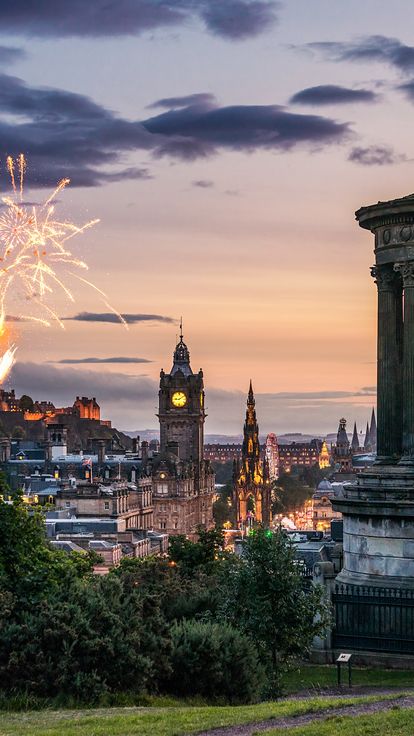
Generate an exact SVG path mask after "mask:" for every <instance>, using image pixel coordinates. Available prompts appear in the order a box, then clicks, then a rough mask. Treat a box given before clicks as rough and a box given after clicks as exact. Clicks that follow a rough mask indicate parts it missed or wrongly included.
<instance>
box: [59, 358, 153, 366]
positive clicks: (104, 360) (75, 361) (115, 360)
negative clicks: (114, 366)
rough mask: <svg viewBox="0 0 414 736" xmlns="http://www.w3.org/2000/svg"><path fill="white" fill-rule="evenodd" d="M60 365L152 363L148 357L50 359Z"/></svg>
mask: <svg viewBox="0 0 414 736" xmlns="http://www.w3.org/2000/svg"><path fill="white" fill-rule="evenodd" d="M51 362H53V363H59V364H62V365H76V364H81V363H125V364H129V363H152V362H153V361H152V360H148V358H127V357H120V358H63V359H62V360H54V361H51Z"/></svg>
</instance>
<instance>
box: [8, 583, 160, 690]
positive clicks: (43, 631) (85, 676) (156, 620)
mask: <svg viewBox="0 0 414 736" xmlns="http://www.w3.org/2000/svg"><path fill="white" fill-rule="evenodd" d="M6 606H7V607H9V609H10V608H11V605H10V602H9V601H8V600H5V601H4V602H3V608H6ZM169 649H170V641H169V630H168V627H167V625H166V623H165V621H164V619H163V617H162V615H161V612H160V610H159V606H158V603H157V601H156V600H154V599H153V598H152V597H151V596H145V594H143V593H142V592H141V591H139V590H137V589H133V590H125V587H124V585H123V584H122V581H121V580H119V579H116V578H115V577H112V576H107V577H103V578H95V579H93V580H91V581H88V582H87V583H86V584H85V583H84V582H78V583H74V584H72V585H71V586H70V588H69V589H68V590H67V591H59V592H56V593H55V594H54V595H53V597H50V598H48V599H45V600H43V601H41V602H40V603H38V604H37V605H36V606H35V607H33V609H32V610H25V611H19V610H18V609H17V607H16V606H15V609H14V610H13V611H11V615H10V616H9V617H7V618H6V617H3V619H2V620H0V682H1V683H2V687H3V690H4V691H7V692H12V693H19V692H20V693H22V692H25V693H27V694H29V695H35V696H39V697H53V696H55V695H56V694H57V693H65V694H66V695H68V696H73V697H74V698H77V699H79V700H87V701H89V702H97V701H99V699H100V698H101V697H102V696H103V695H104V694H105V693H111V692H119V691H130V692H135V693H142V692H145V691H149V692H156V691H157V687H158V682H159V680H160V678H165V677H166V675H167V676H168V673H169V660H168V654H169Z"/></svg>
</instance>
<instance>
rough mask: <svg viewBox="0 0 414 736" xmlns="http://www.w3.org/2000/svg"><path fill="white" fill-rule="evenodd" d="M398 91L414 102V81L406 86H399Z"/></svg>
mask: <svg viewBox="0 0 414 736" xmlns="http://www.w3.org/2000/svg"><path fill="white" fill-rule="evenodd" d="M396 89H397V90H399V91H401V92H403V93H404V94H405V96H406V97H407V98H408V99H409V100H410V101H411V102H414V79H411V80H410V81H409V82H406V83H405V84H399V85H398V86H397V87H396Z"/></svg>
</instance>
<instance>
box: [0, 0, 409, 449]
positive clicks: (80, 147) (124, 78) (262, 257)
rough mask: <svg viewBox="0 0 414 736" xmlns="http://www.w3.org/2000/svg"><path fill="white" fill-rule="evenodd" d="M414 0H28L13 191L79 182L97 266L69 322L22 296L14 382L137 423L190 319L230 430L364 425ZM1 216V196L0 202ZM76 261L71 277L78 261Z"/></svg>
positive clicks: (2, 137)
mask: <svg viewBox="0 0 414 736" xmlns="http://www.w3.org/2000/svg"><path fill="white" fill-rule="evenodd" d="M413 16H414V8H413V5H412V2H411V1H410V0H393V3H390V2H389V1H387V0H364V1H363V2H361V0H358V1H357V0H347V2H346V3H344V2H341V1H340V0H313V1H312V2H311V3H310V2H309V0H284V1H283V0H281V2H272V0H225V2H223V0H118V1H117V2H116V3H109V2H108V1H107V0H94V2H93V3H85V2H84V1H83V0H72V2H71V3H68V2H66V1H65V0H38V2H36V3H30V2H28V1H27V0H15V1H14V2H13V3H10V4H1V6H0V29H1V34H0V156H1V166H0V185H1V187H2V191H3V193H4V194H8V193H9V190H10V186H9V182H8V178H7V176H6V172H5V166H4V162H5V158H6V156H7V155H13V156H17V155H18V154H19V153H20V152H23V153H24V154H25V155H26V157H27V161H28V168H27V175H26V192H25V198H26V200H27V201H31V202H40V201H41V200H42V199H44V197H45V196H47V193H48V191H49V189H50V188H51V187H53V186H54V184H55V183H56V182H57V181H59V180H60V179H61V178H62V177H66V176H67V177H69V178H70V179H71V184H70V186H69V187H68V188H67V189H66V190H65V192H63V193H61V194H59V196H58V201H57V208H56V209H57V211H58V212H59V216H60V217H62V218H63V219H64V218H70V219H71V220H73V221H75V222H76V223H80V224H82V223H84V222H86V221H88V220H89V219H91V218H99V220H100V221H99V223H98V224H96V225H95V226H94V227H93V228H91V229H89V230H88V231H87V232H85V233H84V234H83V235H82V236H79V237H78V238H76V239H73V241H71V248H72V251H73V252H74V253H75V255H76V256H77V257H79V258H80V259H85V260H86V261H87V263H88V265H89V271H88V274H87V278H88V279H91V281H93V283H94V284H95V285H96V286H97V287H98V288H99V289H101V290H103V291H104V292H105V293H106V294H107V296H108V300H107V301H108V302H109V303H110V305H112V306H113V307H114V308H115V309H116V310H117V311H118V312H120V313H121V314H123V315H127V317H126V321H127V323H128V325H127V327H125V326H123V325H122V324H121V323H119V322H117V321H116V319H114V316H113V313H111V312H110V311H109V308H108V306H107V304H105V301H104V300H103V298H101V296H100V294H99V293H98V292H97V291H96V290H93V289H90V288H88V287H87V286H86V285H85V284H83V283H81V282H79V281H78V282H76V281H74V280H73V279H71V277H70V276H68V275H65V276H64V278H65V283H66V279H68V280H69V282H70V288H71V290H72V291H73V294H74V297H75V302H73V303H72V302H70V301H68V300H67V299H66V298H65V294H64V292H62V291H59V288H56V289H54V292H53V294H50V295H48V300H49V301H48V305H49V306H50V307H51V308H53V309H54V310H55V311H56V312H57V314H59V316H61V317H62V318H64V319H63V325H64V327H65V329H61V327H60V326H59V325H58V324H55V325H52V326H50V327H49V328H47V327H44V326H41V325H40V324H35V323H33V322H25V321H23V320H22V319H21V317H22V315H24V314H25V313H26V310H30V309H32V305H31V304H27V303H23V302H24V300H23V299H22V296H21V294H20V293H19V290H18V289H16V290H13V293H11V295H10V298H8V302H7V304H6V309H7V313H8V314H9V315H10V316H11V317H14V318H15V319H14V321H11V322H10V326H11V328H12V331H13V339H15V340H16V341H17V343H18V351H17V353H16V357H17V363H16V365H15V367H14V369H13V371H12V373H11V376H10V378H9V379H8V381H7V383H6V384H5V387H6V388H8V387H15V388H16V391H17V392H18V393H20V392H25V393H29V394H30V395H31V396H33V398H35V399H46V398H48V399H51V400H53V401H54V402H55V403H56V404H61V403H63V404H65V405H66V404H68V403H72V401H73V399H74V397H75V396H76V395H79V394H82V395H93V396H96V397H97V400H98V402H99V403H100V405H101V407H102V413H103V416H104V417H105V418H110V419H112V421H113V424H114V425H115V426H117V427H118V428H120V429H126V430H135V429H138V428H141V429H143V428H154V427H156V426H157V419H156V417H155V412H156V408H157V393H158V379H159V371H160V369H161V368H164V369H165V370H169V369H170V367H171V360H172V352H173V349H174V346H175V341H176V335H177V332H178V322H179V319H180V317H181V316H182V317H183V323H184V336H185V340H186V342H187V344H188V346H189V348H190V352H191V362H192V366H193V369H194V370H198V369H199V368H200V367H202V368H203V371H204V377H205V383H206V395H207V396H206V405H207V410H208V419H207V425H206V430H207V432H209V433H218V432H220V433H228V434H236V433H238V432H239V431H240V430H241V427H242V422H243V416H244V410H245V396H246V393H247V389H248V384H249V379H250V378H252V380H253V386H254V389H255V392H256V396H257V410H258V420H259V424H260V428H261V431H262V432H269V431H274V432H276V433H282V432H292V431H296V432H300V431H303V432H306V433H312V432H315V433H318V434H324V433H328V432H332V431H334V430H335V429H336V427H337V425H338V420H339V418H340V417H341V416H342V415H344V416H345V417H346V418H347V419H348V422H349V425H352V424H353V421H354V419H355V420H357V424H358V427H359V428H363V427H364V426H365V423H366V420H367V419H368V417H369V414H370V411H371V407H372V405H373V404H375V383H376V364H375V360H376V355H375V351H376V288H375V285H374V283H373V281H372V279H371V277H370V274H369V266H370V265H371V264H372V263H373V260H374V258H373V238H372V236H371V235H370V234H369V233H367V232H366V231H363V230H361V229H359V228H358V226H357V223H356V222H355V218H354V212H355V210H356V209H358V208H359V207H360V206H361V205H363V204H371V203H373V202H376V201H378V200H383V199H390V198H394V197H399V196H403V195H405V194H409V193H411V192H413V191H414V167H413V158H414V141H413V136H412V121H413V105H414V45H412V44H413V40H412V33H411V30H410V29H411V25H412V24H411V23H410V20H412V19H413ZM0 216H1V210H0ZM62 275H63V271H62Z"/></svg>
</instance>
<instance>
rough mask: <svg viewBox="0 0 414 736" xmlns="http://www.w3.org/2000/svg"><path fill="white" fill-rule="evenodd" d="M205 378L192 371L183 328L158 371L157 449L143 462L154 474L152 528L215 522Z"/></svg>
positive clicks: (172, 529)
mask: <svg viewBox="0 0 414 736" xmlns="http://www.w3.org/2000/svg"><path fill="white" fill-rule="evenodd" d="M205 418H206V413H205V408H204V379H203V372H202V371H201V370H200V371H199V372H198V373H196V374H194V373H193V371H192V368H191V365H190V353H189V350H188V347H187V345H186V344H185V343H184V339H183V334H182V328H181V334H180V340H179V342H178V344H177V346H176V348H175V351H174V356H173V365H172V368H171V370H170V372H169V373H165V372H164V371H163V370H162V371H161V375H160V390H159V409H158V419H159V423H160V448H159V452H158V453H156V454H154V455H153V457H152V458H150V459H148V461H147V462H146V463H145V464H144V467H145V468H146V470H147V472H148V474H151V476H152V482H153V499H154V528H155V529H158V530H160V531H164V532H165V533H167V534H184V535H186V536H188V537H189V538H190V539H194V538H195V537H196V532H197V527H198V526H200V525H201V526H204V527H205V528H207V529H210V528H212V527H213V526H214V519H213V502H214V498H215V486H214V472H213V469H212V466H211V463H210V461H209V460H206V459H205V457H204V422H205Z"/></svg>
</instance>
